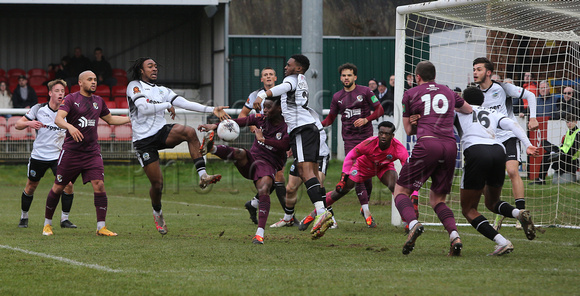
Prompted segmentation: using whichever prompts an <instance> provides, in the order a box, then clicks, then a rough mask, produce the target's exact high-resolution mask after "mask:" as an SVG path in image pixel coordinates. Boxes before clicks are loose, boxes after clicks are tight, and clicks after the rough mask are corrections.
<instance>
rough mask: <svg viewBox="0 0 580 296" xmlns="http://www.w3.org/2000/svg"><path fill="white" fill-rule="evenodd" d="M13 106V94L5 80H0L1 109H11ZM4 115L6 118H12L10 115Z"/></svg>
mask: <svg viewBox="0 0 580 296" xmlns="http://www.w3.org/2000/svg"><path fill="white" fill-rule="evenodd" d="M9 108H12V94H11V93H10V90H9V89H8V86H7V85H6V82H5V81H0V109H9ZM2 116H4V117H6V118H10V115H4V114H2Z"/></svg>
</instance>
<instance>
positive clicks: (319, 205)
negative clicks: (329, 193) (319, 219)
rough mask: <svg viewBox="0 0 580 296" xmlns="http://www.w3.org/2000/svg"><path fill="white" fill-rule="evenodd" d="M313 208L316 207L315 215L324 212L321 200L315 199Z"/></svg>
mask: <svg viewBox="0 0 580 296" xmlns="http://www.w3.org/2000/svg"><path fill="white" fill-rule="evenodd" d="M314 208H316V215H320V214H323V213H324V212H326V208H325V207H324V202H323V201H317V202H315V203H314Z"/></svg>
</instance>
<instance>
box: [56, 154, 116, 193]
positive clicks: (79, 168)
mask: <svg viewBox="0 0 580 296" xmlns="http://www.w3.org/2000/svg"><path fill="white" fill-rule="evenodd" d="M80 174H82V175H83V184H86V183H87V182H90V181H92V180H104V179H105V167H104V165H103V157H102V156H101V154H100V153H99V152H91V153H86V152H78V151H66V150H62V151H61V152H60V157H59V159H58V167H57V169H56V179H55V180H54V184H57V185H67V184H68V182H73V183H74V182H75V181H76V179H77V177H78V176H79V175H80Z"/></svg>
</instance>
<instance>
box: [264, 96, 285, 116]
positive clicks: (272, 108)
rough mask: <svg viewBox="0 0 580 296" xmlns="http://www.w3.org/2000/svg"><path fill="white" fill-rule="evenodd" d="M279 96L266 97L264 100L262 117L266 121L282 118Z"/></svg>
mask: <svg viewBox="0 0 580 296" xmlns="http://www.w3.org/2000/svg"><path fill="white" fill-rule="evenodd" d="M280 99H281V97H280V96H277V97H266V100H264V115H266V117H267V118H268V119H270V120H271V119H276V118H279V117H280V116H282V105H281V103H280Z"/></svg>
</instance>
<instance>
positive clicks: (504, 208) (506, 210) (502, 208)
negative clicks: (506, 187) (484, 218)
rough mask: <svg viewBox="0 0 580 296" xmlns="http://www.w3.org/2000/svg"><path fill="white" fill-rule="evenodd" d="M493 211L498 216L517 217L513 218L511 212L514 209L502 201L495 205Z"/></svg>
mask: <svg viewBox="0 0 580 296" xmlns="http://www.w3.org/2000/svg"><path fill="white" fill-rule="evenodd" d="M494 210H495V213H496V214H500V215H502V216H506V217H509V218H516V217H517V216H513V211H514V210H515V208H514V207H513V206H512V205H510V204H509V203H507V202H505V201H503V200H500V201H498V202H497V203H496V204H495V206H494ZM518 214H519V211H518Z"/></svg>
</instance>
